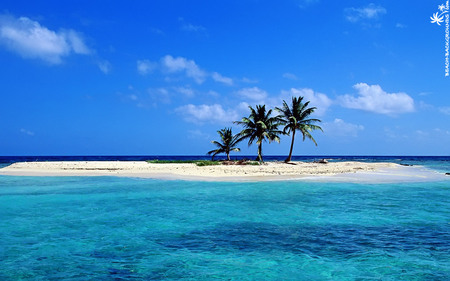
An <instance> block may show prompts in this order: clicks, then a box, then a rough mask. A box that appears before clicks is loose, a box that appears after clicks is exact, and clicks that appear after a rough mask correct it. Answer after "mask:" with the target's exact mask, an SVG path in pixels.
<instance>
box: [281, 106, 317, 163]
mask: <svg viewBox="0 0 450 281" xmlns="http://www.w3.org/2000/svg"><path fill="white" fill-rule="evenodd" d="M308 105H309V101H307V102H305V103H303V97H298V98H297V97H292V103H291V104H290V106H289V105H288V104H287V103H286V101H284V100H283V107H282V108H278V107H276V108H275V109H276V110H277V111H278V112H280V115H278V118H280V119H281V121H282V123H283V125H284V128H283V133H285V134H287V135H289V134H290V133H292V140H291V149H290V150H289V156H288V157H287V158H286V160H285V162H290V161H291V157H292V149H293V147H294V139H295V132H296V131H297V130H298V131H300V132H301V133H302V135H303V141H305V139H306V138H308V139H310V140H312V141H313V142H314V144H315V145H316V146H317V142H316V140H315V139H314V138H313V136H312V135H311V131H314V130H321V131H322V132H323V130H322V128H321V127H320V126H317V125H315V123H319V122H322V121H321V120H319V119H314V118H310V115H311V114H312V113H313V112H314V111H315V110H316V108H315V107H308Z"/></svg>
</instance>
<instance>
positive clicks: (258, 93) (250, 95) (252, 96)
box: [237, 87, 268, 103]
mask: <svg viewBox="0 0 450 281" xmlns="http://www.w3.org/2000/svg"><path fill="white" fill-rule="evenodd" d="M237 94H238V95H239V96H241V97H242V98H244V99H248V100H251V101H252V102H257V103H264V102H265V100H266V98H267V97H268V94H267V92H266V91H264V90H262V89H260V88H258V87H252V88H243V89H241V90H239V91H237Z"/></svg>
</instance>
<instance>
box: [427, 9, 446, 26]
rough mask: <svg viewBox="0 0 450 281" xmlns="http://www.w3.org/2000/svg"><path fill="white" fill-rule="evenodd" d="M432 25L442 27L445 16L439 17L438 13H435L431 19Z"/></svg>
mask: <svg viewBox="0 0 450 281" xmlns="http://www.w3.org/2000/svg"><path fill="white" fill-rule="evenodd" d="M430 19H431V23H437V25H441V23H442V22H444V16H442V14H441V15H439V14H438V12H436V13H434V14H433V16H432V17H430Z"/></svg>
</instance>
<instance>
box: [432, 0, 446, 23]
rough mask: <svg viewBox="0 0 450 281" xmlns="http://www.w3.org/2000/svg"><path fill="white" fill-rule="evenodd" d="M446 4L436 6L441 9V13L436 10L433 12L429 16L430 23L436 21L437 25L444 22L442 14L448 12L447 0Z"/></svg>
mask: <svg viewBox="0 0 450 281" xmlns="http://www.w3.org/2000/svg"><path fill="white" fill-rule="evenodd" d="M446 4H447V5H444V4H442V5H439V6H438V10H439V11H441V13H439V12H436V13H434V14H433V16H432V17H430V19H431V23H436V24H437V25H439V26H440V25H441V23H443V22H444V14H447V13H448V10H449V7H448V1H447V3H446Z"/></svg>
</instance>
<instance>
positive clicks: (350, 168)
mask: <svg viewBox="0 0 450 281" xmlns="http://www.w3.org/2000/svg"><path fill="white" fill-rule="evenodd" d="M0 175H13V176H120V177H142V178H155V179H184V180H204V181H264V180H293V179H300V180H301V179H308V180H326V181H352V182H353V181H356V182H359V181H376V182H379V181H389V180H392V181H403V180H413V181H417V180H418V181H426V180H440V179H441V178H442V179H446V177H445V175H440V174H438V173H435V172H433V171H430V170H427V169H423V168H420V167H403V166H400V165H398V164H394V163H365V162H330V163H327V164H320V163H310V162H295V163H293V164H285V163H282V162H267V163H264V164H263V165H257V166H253V165H245V166H242V165H216V166H202V167H199V166H196V165H195V164H178V163H177V164H151V163H147V162H145V161H63V162H18V163H14V164H12V165H10V166H8V167H5V168H2V169H0Z"/></svg>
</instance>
